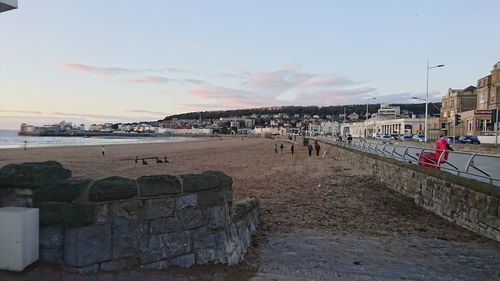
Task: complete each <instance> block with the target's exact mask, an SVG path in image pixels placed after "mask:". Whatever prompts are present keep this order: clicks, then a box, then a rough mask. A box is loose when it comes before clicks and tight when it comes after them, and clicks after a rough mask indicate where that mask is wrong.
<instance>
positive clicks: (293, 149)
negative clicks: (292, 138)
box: [290, 143, 295, 156]
mask: <svg viewBox="0 0 500 281" xmlns="http://www.w3.org/2000/svg"><path fill="white" fill-rule="evenodd" d="M290 151H291V152H292V156H293V152H294V151H295V147H293V143H292V146H291V147H290Z"/></svg>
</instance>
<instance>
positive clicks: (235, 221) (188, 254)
mask: <svg viewBox="0 0 500 281" xmlns="http://www.w3.org/2000/svg"><path fill="white" fill-rule="evenodd" d="M2 206H26V207H36V208H39V209H40V226H41V228H40V257H41V259H42V260H44V261H47V262H51V263H58V264H62V265H63V266H64V267H65V269H66V270H67V271H72V272H78V273H91V272H96V271H98V270H102V271H115V270H122V269H127V268H132V267H140V268H145V269H165V268H168V267H170V266H178V267H190V266H192V265H194V264H200V265H201V264H207V263H223V264H228V265H235V264H238V263H239V262H240V261H241V260H242V259H243V256H244V254H245V252H246V250H247V249H248V247H249V246H250V243H251V236H252V234H253V233H254V232H255V230H256V225H257V212H258V202H257V200H256V199H254V198H247V199H244V200H242V201H239V202H235V203H234V204H233V202H232V179H231V177H229V176H227V175H226V174H224V173H222V172H218V171H208V172H204V173H202V174H187V175H180V176H171V175H156V176H143V177H139V178H137V179H127V178H121V177H109V178H105V179H100V180H81V179H80V180H75V179H71V171H69V170H66V169H64V168H63V167H62V166H61V165H60V164H59V163H57V162H53V161H49V162H43V163H24V164H19V165H7V166H4V167H3V168H2V169H0V207H2Z"/></svg>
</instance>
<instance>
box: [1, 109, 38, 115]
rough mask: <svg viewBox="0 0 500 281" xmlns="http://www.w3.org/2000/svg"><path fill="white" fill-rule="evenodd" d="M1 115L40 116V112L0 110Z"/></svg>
mask: <svg viewBox="0 0 500 281" xmlns="http://www.w3.org/2000/svg"><path fill="white" fill-rule="evenodd" d="M0 113H7V114H30V115H40V114H42V112H40V111H30V110H10V109H0Z"/></svg>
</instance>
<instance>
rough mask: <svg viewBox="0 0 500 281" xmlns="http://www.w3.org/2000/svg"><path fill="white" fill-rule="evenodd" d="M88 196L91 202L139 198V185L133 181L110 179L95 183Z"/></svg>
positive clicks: (119, 178)
mask: <svg viewBox="0 0 500 281" xmlns="http://www.w3.org/2000/svg"><path fill="white" fill-rule="evenodd" d="M88 194H89V201H91V202H106V201H115V200H123V199H128V198H131V197H134V196H137V185H136V182H135V180H132V179H127V178H122V177H108V178H105V179H101V180H97V181H95V182H94V183H93V184H92V186H90V188H89V193H88Z"/></svg>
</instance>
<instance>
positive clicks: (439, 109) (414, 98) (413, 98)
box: [411, 97, 441, 112]
mask: <svg viewBox="0 0 500 281" xmlns="http://www.w3.org/2000/svg"><path fill="white" fill-rule="evenodd" d="M411 99H412V100H421V101H425V99H423V98H419V97H411ZM431 104H432V106H434V108H436V109H437V110H438V111H439V112H441V108H439V107H437V106H436V105H435V104H434V103H432V102H431Z"/></svg>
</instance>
